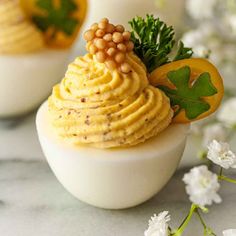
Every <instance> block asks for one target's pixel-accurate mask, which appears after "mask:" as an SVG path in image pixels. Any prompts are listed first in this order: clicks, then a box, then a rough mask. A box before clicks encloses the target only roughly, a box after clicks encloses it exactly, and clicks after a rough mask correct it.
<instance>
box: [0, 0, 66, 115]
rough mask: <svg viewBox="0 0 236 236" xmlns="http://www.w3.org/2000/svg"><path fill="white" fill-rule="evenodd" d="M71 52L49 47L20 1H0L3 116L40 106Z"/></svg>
mask: <svg viewBox="0 0 236 236" xmlns="http://www.w3.org/2000/svg"><path fill="white" fill-rule="evenodd" d="M69 54H70V50H69V49H68V48H66V49H60V50H56V49H50V48H49V47H48V45H47V42H45V37H44V32H42V31H41V30H40V29H39V28H38V27H37V26H36V25H35V24H34V23H33V21H31V19H29V18H28V17H27V16H26V14H25V12H24V11H23V8H22V7H21V4H20V1H19V0H4V1H0V83H1V86H0V118H8V117H12V116H18V115H22V114H25V113H27V112H29V111H31V110H32V109H34V108H35V107H37V106H38V105H39V104H40V103H41V102H42V101H43V100H44V99H45V98H46V97H47V96H48V95H49V94H50V90H51V87H52V86H53V85H55V84H56V83H58V82H59V81H60V78H61V76H62V75H63V74H64V72H65V69H66V64H67V63H68V57H69Z"/></svg>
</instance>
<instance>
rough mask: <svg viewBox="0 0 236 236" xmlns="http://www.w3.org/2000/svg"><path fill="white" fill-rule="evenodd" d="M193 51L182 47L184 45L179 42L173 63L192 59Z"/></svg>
mask: <svg viewBox="0 0 236 236" xmlns="http://www.w3.org/2000/svg"><path fill="white" fill-rule="evenodd" d="M192 55H193V50H192V48H186V47H184V43H183V42H182V41H180V42H179V49H178V51H177V53H176V56H175V57H174V59H173V61H178V60H182V59H187V58H190V57H192Z"/></svg>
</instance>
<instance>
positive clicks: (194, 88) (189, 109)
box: [158, 66, 218, 120]
mask: <svg viewBox="0 0 236 236" xmlns="http://www.w3.org/2000/svg"><path fill="white" fill-rule="evenodd" d="M190 75H191V70H190V67H189V66H184V67H182V68H180V69H178V70H176V71H170V72H169V73H168V74H167V77H168V79H169V81H170V82H171V83H172V84H173V85H174V86H175V89H171V88H169V87H167V86H163V85H161V86H158V87H159V88H160V89H161V90H163V91H164V92H165V93H166V95H167V96H168V97H169V98H170V101H171V106H173V107H177V110H176V111H175V115H177V114H178V113H179V112H180V111H181V110H182V109H184V110H185V112H186V116H187V118H188V119H190V120H192V119H195V118H196V117H198V116H199V115H201V114H202V113H204V112H206V111H208V110H209V109H210V105H209V104H208V103H207V102H206V101H205V100H203V99H202V98H203V97H208V96H213V95H214V94H216V93H217V92H218V91H217V89H216V88H215V87H214V85H213V84H212V82H211V76H210V74H209V73H208V72H204V73H202V74H201V75H200V76H199V77H198V78H197V79H196V80H195V81H194V83H193V84H190Z"/></svg>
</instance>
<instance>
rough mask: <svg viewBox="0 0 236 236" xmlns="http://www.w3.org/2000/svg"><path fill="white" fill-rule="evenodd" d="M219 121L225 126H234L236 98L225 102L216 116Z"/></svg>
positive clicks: (235, 120) (235, 121)
mask: <svg viewBox="0 0 236 236" xmlns="http://www.w3.org/2000/svg"><path fill="white" fill-rule="evenodd" d="M217 118H218V120H219V121H221V122H222V123H224V124H225V125H227V126H230V127H233V126H235V125H236V97H234V98H230V99H229V100H227V101H226V102H225V103H224V104H223V105H222V107H221V109H220V110H219V112H218V114H217Z"/></svg>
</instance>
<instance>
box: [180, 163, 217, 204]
mask: <svg viewBox="0 0 236 236" xmlns="http://www.w3.org/2000/svg"><path fill="white" fill-rule="evenodd" d="M183 181H184V183H185V184H186V192H187V194H188V195H189V199H190V201H191V202H193V203H194V204H197V205H200V206H203V207H204V206H205V205H211V204H212V203H213V202H215V203H220V202H221V198H220V196H219V195H218V194H217V192H218V190H219V188H220V184H219V182H218V176H217V175H216V174H214V173H212V172H211V171H209V170H208V168H207V166H205V165H202V166H199V167H194V168H192V169H191V170H190V172H189V173H187V174H185V175H184V178H183Z"/></svg>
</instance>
